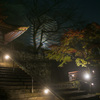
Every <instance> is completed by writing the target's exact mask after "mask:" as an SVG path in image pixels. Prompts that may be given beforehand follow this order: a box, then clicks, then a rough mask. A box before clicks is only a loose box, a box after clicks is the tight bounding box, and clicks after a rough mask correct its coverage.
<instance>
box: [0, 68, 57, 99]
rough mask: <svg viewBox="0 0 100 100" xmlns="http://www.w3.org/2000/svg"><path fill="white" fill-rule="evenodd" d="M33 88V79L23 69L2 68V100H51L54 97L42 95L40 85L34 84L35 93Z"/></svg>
mask: <svg viewBox="0 0 100 100" xmlns="http://www.w3.org/2000/svg"><path fill="white" fill-rule="evenodd" d="M31 88H32V80H31V77H30V76H29V75H27V74H26V73H25V72H24V71H23V70H22V69H20V68H18V67H16V68H14V69H13V67H0V100H51V99H50V98H51V97H52V96H46V95H44V94H43V93H42V90H41V89H42V86H41V85H40V84H39V83H34V93H31ZM54 100H55V99H54Z"/></svg>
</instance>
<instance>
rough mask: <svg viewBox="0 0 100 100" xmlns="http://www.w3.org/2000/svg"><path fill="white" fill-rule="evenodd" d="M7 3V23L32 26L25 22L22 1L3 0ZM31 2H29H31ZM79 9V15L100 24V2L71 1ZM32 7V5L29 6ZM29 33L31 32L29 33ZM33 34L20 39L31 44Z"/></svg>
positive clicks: (25, 11) (25, 10) (25, 34)
mask: <svg viewBox="0 0 100 100" xmlns="http://www.w3.org/2000/svg"><path fill="white" fill-rule="evenodd" d="M1 1H3V2H4V3H6V5H5V6H6V9H5V15H7V16H8V19H7V20H6V22H7V23H9V24H13V25H22V26H30V23H29V22H28V20H25V14H26V13H27V9H25V7H24V6H23V5H22V4H21V3H20V0H1ZM26 1H27V0H26ZM29 1H30V0H28V2H29ZM69 1H70V2H71V3H72V4H75V5H77V6H78V8H79V11H78V12H79V14H81V15H82V17H83V18H84V19H85V20H87V22H88V23H90V22H97V23H99V24H100V0H69ZM28 5H29V6H31V3H30V2H29V4H28ZM28 32H29V31H28ZM30 36H31V34H29V33H28V34H27V32H26V33H24V34H23V35H22V36H21V37H20V38H19V39H21V40H23V41H26V42H27V44H29V42H30V41H29V39H30Z"/></svg>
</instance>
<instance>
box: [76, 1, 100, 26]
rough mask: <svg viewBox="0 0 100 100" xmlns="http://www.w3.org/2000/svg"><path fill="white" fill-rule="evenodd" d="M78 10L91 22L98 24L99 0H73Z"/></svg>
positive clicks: (99, 17)
mask: <svg viewBox="0 0 100 100" xmlns="http://www.w3.org/2000/svg"><path fill="white" fill-rule="evenodd" d="M75 1H76V3H78V4H79V7H80V11H81V12H82V13H83V15H84V16H85V17H86V18H87V19H88V20H89V21H91V22H97V23H99V24H100V0H75Z"/></svg>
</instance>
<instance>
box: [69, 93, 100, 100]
mask: <svg viewBox="0 0 100 100" xmlns="http://www.w3.org/2000/svg"><path fill="white" fill-rule="evenodd" d="M70 99H71V100H99V96H96V95H95V94H87V95H81V96H76V97H70Z"/></svg>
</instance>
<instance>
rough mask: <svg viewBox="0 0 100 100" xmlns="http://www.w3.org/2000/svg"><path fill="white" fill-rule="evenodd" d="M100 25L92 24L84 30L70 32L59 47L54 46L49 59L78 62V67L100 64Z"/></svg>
mask: <svg viewBox="0 0 100 100" xmlns="http://www.w3.org/2000/svg"><path fill="white" fill-rule="evenodd" d="M99 40H100V25H98V24H96V23H92V24H89V25H87V26H86V27H85V28H84V29H82V30H80V31H79V30H69V31H67V32H66V33H65V34H64V36H63V37H62V39H61V42H60V44H59V45H52V46H51V51H50V53H48V56H47V57H48V58H49V59H55V60H57V61H61V64H60V66H63V64H64V63H67V62H71V61H72V60H75V61H76V64H77V66H82V67H87V66H88V65H89V64H91V65H94V64H100V63H99V61H100V41H99Z"/></svg>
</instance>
